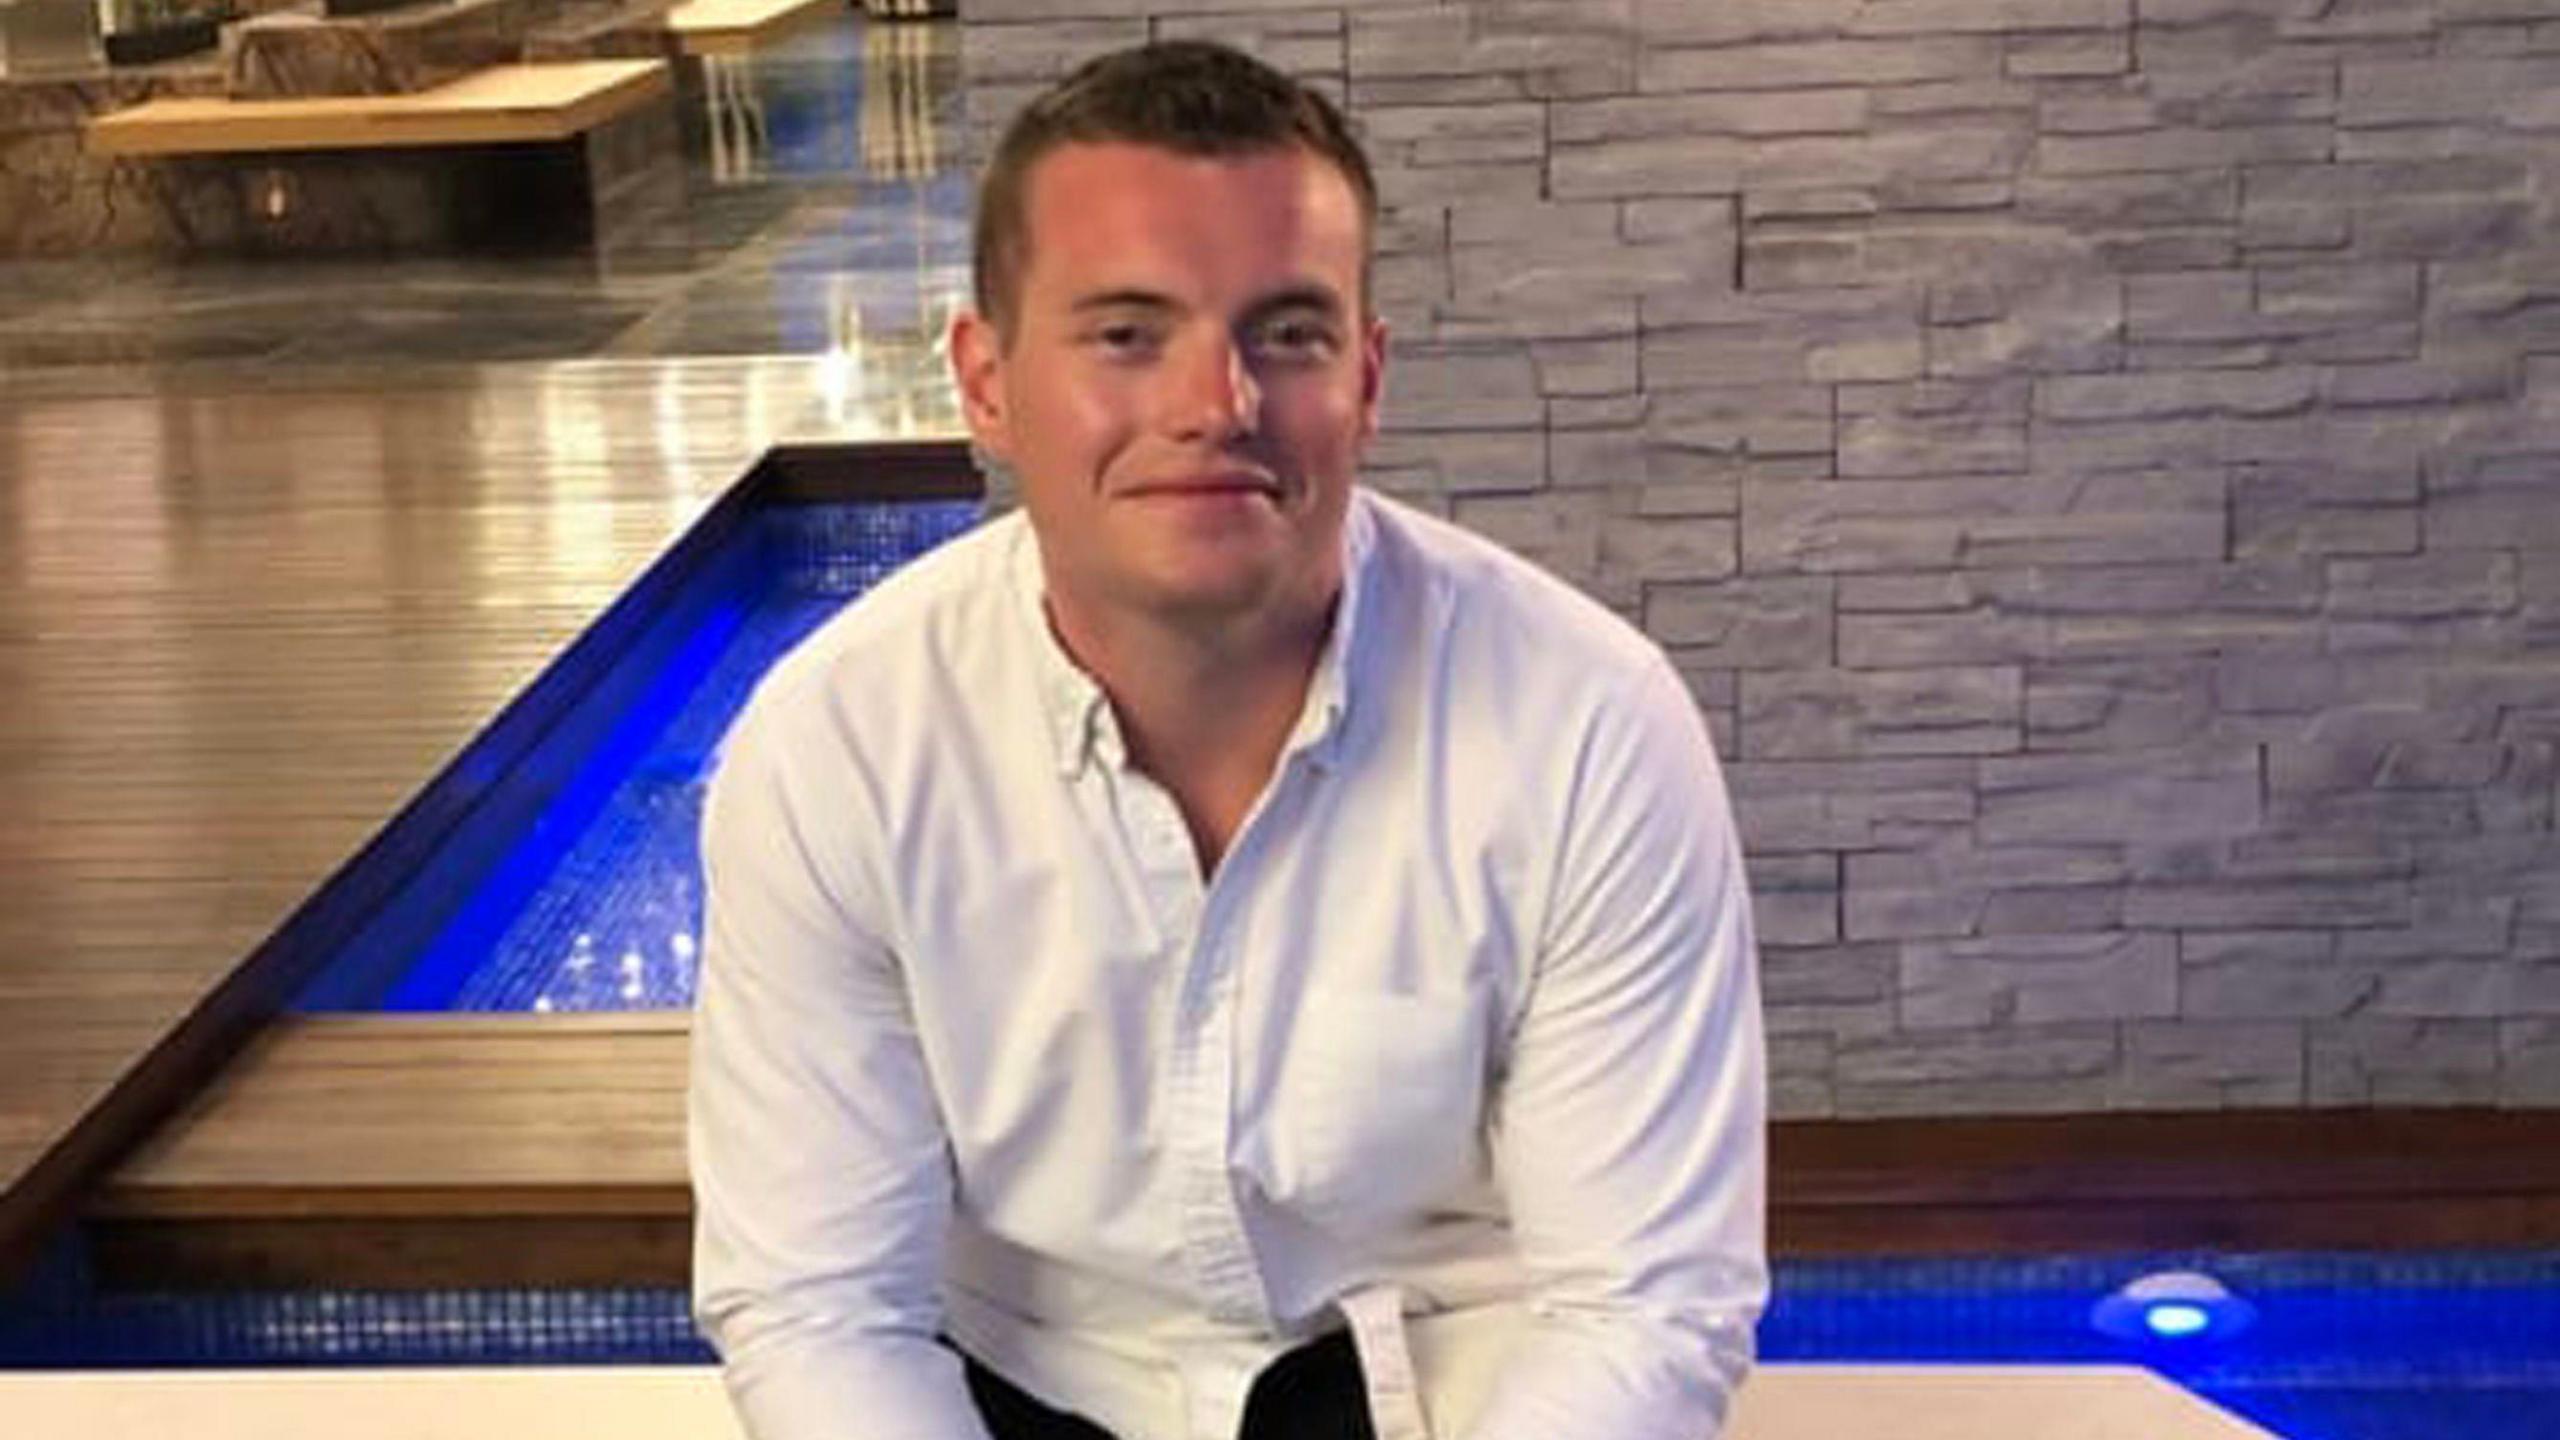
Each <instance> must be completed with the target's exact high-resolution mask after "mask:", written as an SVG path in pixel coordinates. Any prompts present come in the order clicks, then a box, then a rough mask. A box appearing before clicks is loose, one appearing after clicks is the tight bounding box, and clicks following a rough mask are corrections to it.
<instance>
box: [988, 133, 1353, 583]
mask: <svg viewBox="0 0 2560 1440" xmlns="http://www.w3.org/2000/svg"><path fill="white" fill-rule="evenodd" d="M1027 200H1028V203H1027V206H1026V215H1027V218H1028V221H1029V226H1028V229H1029V246H1028V253H1027V255H1026V257H1025V258H1024V260H1023V263H1022V269H1021V273H1020V274H1019V275H1018V276H1017V277H1016V279H1015V293H1016V300H1015V304H1014V307H1013V308H1014V319H1013V325H1012V333H1011V334H1010V335H1007V336H1002V337H999V336H998V335H996V334H995V332H994V330H993V328H992V326H991V325H990V324H989V323H988V322H987V321H986V320H985V319H984V318H983V317H977V316H970V317H964V318H963V319H962V321H961V322H960V323H959V324H958V325H957V326H956V327H955V328H954V331H953V335H952V341H953V346H952V350H953V363H954V366H955V368H956V370H957V371H958V374H959V379H960V384H961V392H962V399H963V401H964V403H965V407H966V410H967V414H968V418H969V426H970V429H971V431H972V432H973V433H974V434H975V436H976V438H977V441H978V443H979V444H980V445H981V446H982V447H983V448H985V449H986V450H988V451H990V452H992V453H993V454H994V455H995V456H996V457H997V458H998V459H1000V460H1002V461H1004V462H1005V463H1006V464H1008V465H1009V466H1010V467H1011V468H1012V469H1013V470H1014V471H1015V473H1016V474H1017V475H1018V476H1019V478H1020V482H1021V488H1022V503H1023V508H1024V509H1025V510H1026V511H1028V512H1029V514H1030V518H1031V524H1032V528H1033V530H1034V531H1035V532H1036V533H1037V534H1038V536H1039V539H1040V547H1041V555H1042V558H1043V560H1044V562H1045V568H1046V572H1047V578H1048V584H1049V591H1050V597H1049V598H1050V603H1051V605H1052V606H1053V607H1055V606H1064V607H1067V608H1068V609H1070V610H1071V611H1072V612H1074V613H1075V614H1076V615H1079V616H1090V615H1095V614H1098V613H1099V612H1101V611H1103V610H1106V609H1107V610H1116V611H1118V612H1120V613H1122V614H1124V615H1127V614H1144V615H1148V616H1153V617H1158V618H1166V619H1175V620H1181V619H1185V618H1190V619H1196V620H1201V621H1210V622H1214V621H1217V620H1220V619H1224V618H1234V617H1244V616H1250V615H1252V614H1255V613H1257V612H1258V613H1261V614H1265V615H1272V616H1279V615H1284V614H1289V613H1292V612H1300V611H1305V610H1310V609H1313V608H1315V607H1320V606H1322V605H1324V604H1326V603H1329V602H1330V601H1331V599H1332V597H1333V595H1334V592H1335V590H1336V589H1337V587H1338V586H1339V585H1340V583H1341V546H1340V537H1341V533H1342V517H1343V511H1344V507H1345V505H1346V503H1347V502H1348V499H1349V495H1350V490H1351V483H1352V477H1353V474H1354V472H1355V470H1356V468H1357V465H1358V461H1359V455H1360V450H1361V447H1362V445H1363V443H1364V442H1365V441H1366V440H1367V439H1368V437H1369V436H1370V435H1371V434H1372V433H1374V431H1375V429H1376V425H1377V409H1378V387H1379V379H1380V374H1381V369H1382V366H1383V365H1384V356H1385V332H1384V330H1383V328H1382V327H1380V326H1379V325H1377V324H1376V323H1375V322H1374V321H1370V320H1368V319H1366V318H1364V300H1365V297H1364V296H1363V295H1362V293H1361V289H1360V284H1361V275H1362V261H1363V257H1364V256H1365V254H1366V245H1367V235H1366V232H1365V230H1364V227H1363V223H1362V218H1361V214H1360V206H1359V202H1358V200H1357V199H1356V198H1355V196H1354V195H1353V193H1352V189H1351V186H1350V183H1349V182H1348V181H1346V180H1345V179H1343V177H1342V175H1341V174H1340V172H1338V171H1337V170H1335V169H1334V168H1333V167H1332V166H1331V165H1330V164H1328V163H1326V162H1325V161H1324V160H1322V159H1320V158H1318V157H1317V156H1316V155H1314V154H1313V153H1311V152H1309V151H1307V150H1304V149H1301V148H1297V147H1290V148H1285V149H1273V150H1269V151H1265V152H1260V153H1255V154H1251V155H1245V156H1238V157H1232V158H1225V159H1203V158H1198V157H1193V156H1186V155H1179V154H1176V153H1174V152H1171V151H1167V150H1159V149H1154V148H1150V147H1147V146H1142V145H1131V144H1117V143H1113V144H1090V145H1088V144H1076V145H1068V146H1065V147H1062V148H1060V149H1058V150H1055V151H1052V152H1051V153H1049V154H1048V155H1047V156H1045V157H1043V158H1042V159H1041V160H1040V161H1039V162H1038V163H1037V164H1035V165H1034V166H1033V168H1032V171H1031V175H1030V181H1029V185H1028V195H1027Z"/></svg>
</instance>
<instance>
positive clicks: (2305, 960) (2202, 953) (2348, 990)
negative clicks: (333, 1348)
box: [2178, 930, 2382, 1020]
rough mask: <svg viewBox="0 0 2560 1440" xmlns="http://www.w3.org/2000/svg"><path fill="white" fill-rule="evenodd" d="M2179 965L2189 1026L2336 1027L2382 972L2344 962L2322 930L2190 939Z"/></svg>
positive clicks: (2182, 944) (2377, 985) (2365, 1001)
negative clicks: (2265, 1023)
mask: <svg viewBox="0 0 2560 1440" xmlns="http://www.w3.org/2000/svg"><path fill="white" fill-rule="evenodd" d="M2178 959H2179V964H2180V967H2181V968H2180V972H2179V989H2178V1010H2179V1013H2180V1014H2181V1015H2184V1016H2185V1017H2187V1018H2188V1019H2193V1020H2334V1019H2338V1018H2341V1017H2343V1016H2347V1015H2353V1014H2355V1013H2357V1012H2359V1011H2361V1010H2363V1009H2365V1008H2366V1007H2368V1006H2370V1005H2371V1004H2372V1003H2373V1000H2374V998H2375V996H2377V995H2378V994H2380V993H2381V989H2382V977H2381V971H2380V967H2379V966H2377V965H2374V964H2370V963H2367V964H2353V963H2347V962H2344V961H2343V960H2342V959H2341V957H2340V955H2339V953H2338V936H2337V934H2336V933H2334V932H2332V931H2326V930H2238V931H2231V932H2227V933H2223V934H2197V935H2188V936H2185V937H2182V938H2181V939H2180V941H2179V949H2178Z"/></svg>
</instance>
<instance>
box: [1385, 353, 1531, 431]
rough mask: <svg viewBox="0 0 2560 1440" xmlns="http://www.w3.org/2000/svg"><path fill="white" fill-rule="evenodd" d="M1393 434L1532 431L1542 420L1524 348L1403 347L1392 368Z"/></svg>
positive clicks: (1527, 355) (1397, 354) (1529, 363)
mask: <svg viewBox="0 0 2560 1440" xmlns="http://www.w3.org/2000/svg"><path fill="white" fill-rule="evenodd" d="M1392 368H1393V374H1394V379H1393V381H1392V383H1393V385H1394V387H1395V392H1394V399H1393V401H1392V402H1391V404H1392V408H1393V410H1394V416H1395V419H1394V424H1395V428H1396V429H1397V430H1398V431H1400V432H1404V433H1408V434H1410V433H1416V432H1421V431H1430V430H1490V429H1509V428H1515V427H1516V428H1521V429H1536V428H1538V427H1540V426H1542V425H1543V424H1544V423H1545V420H1546V411H1545V409H1544V407H1543V406H1542V405H1541V403H1540V400H1539V390H1538V372H1537V367H1536V366H1535V365H1534V364H1532V363H1531V361H1530V358H1529V352H1528V347H1527V346H1525V345H1502V346H1475V345H1447V346H1441V345H1407V346H1403V347H1401V348H1399V350H1398V351H1397V353H1396V356H1395V359H1394V362H1393V367H1392Z"/></svg>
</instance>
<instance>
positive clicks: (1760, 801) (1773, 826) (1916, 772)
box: [1725, 760, 1974, 853]
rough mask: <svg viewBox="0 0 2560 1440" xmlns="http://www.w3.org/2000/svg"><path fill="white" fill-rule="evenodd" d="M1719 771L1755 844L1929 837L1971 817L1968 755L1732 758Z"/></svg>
mask: <svg viewBox="0 0 2560 1440" xmlns="http://www.w3.org/2000/svg"><path fill="white" fill-rule="evenodd" d="M1725 778H1726V780H1727V782H1728V784H1729V785H1730V786H1731V789H1732V794H1733V800H1734V807H1735V813H1736V815H1737V816H1738V817H1739V823H1740V824H1741V827H1742V833H1743V836H1744V839H1745V842H1746V843H1747V844H1748V845H1749V846H1750V848H1751V849H1752V850H1753V851H1754V852H1767V853H1787V852H1792V851H1804V850H1862V849H1870V848H1874V847H1877V846H1892V845H1903V844H1928V843H1932V842H1934V841H1937V840H1940V839H1942V838H1944V837H1945V836H1946V835H1947V834H1949V833H1950V832H1955V831H1962V830H1964V829H1965V828H1967V827H1969V826H1970V824H1971V822H1972V820H1973V809H1974V801H1973V779H1972V765H1971V762H1969V761H1961V760H1952V761H1951V760H1882V761H1845V762H1837V761H1835V762H1825V761H1737V762H1735V763H1733V764H1731V765H1729V766H1728V767H1727V768H1726V772H1725Z"/></svg>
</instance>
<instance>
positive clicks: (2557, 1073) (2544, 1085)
mask: <svg viewBox="0 0 2560 1440" xmlns="http://www.w3.org/2000/svg"><path fill="white" fill-rule="evenodd" d="M2498 1100H2499V1102H2500V1103H2501V1104H2506V1105H2537V1106H2545V1105H2560V1021H2555V1020H2510V1021H2507V1022H2506V1023H2504V1024H2502V1025H2500V1026H2499V1027H2498Z"/></svg>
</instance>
